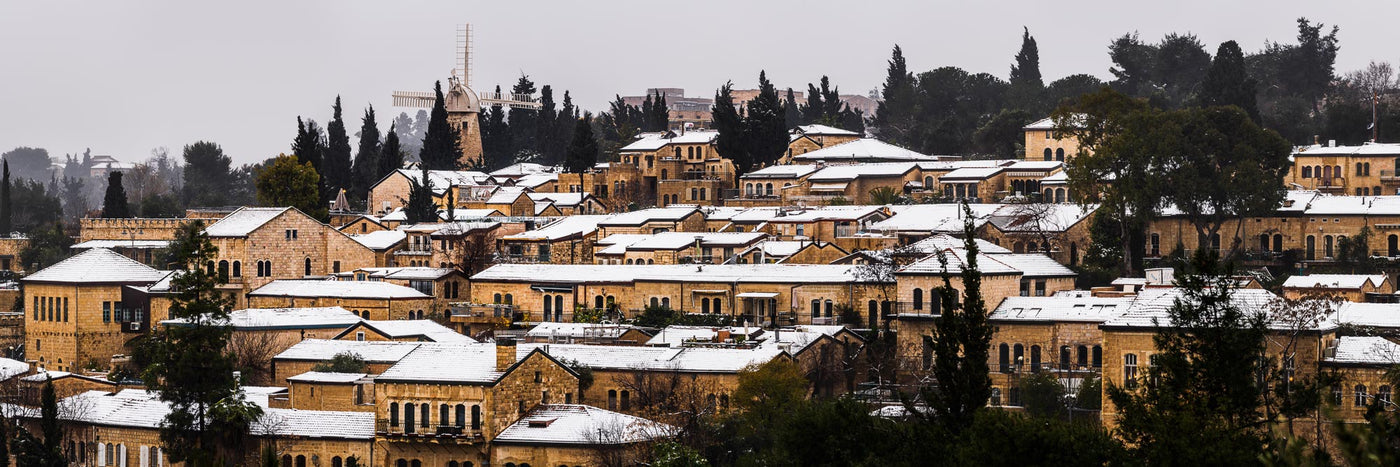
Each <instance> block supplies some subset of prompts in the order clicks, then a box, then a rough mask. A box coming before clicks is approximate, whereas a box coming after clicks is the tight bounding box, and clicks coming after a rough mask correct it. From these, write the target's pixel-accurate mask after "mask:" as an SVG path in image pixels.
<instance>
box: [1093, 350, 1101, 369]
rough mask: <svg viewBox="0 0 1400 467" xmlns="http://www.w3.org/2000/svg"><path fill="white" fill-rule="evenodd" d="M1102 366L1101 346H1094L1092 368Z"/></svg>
mask: <svg viewBox="0 0 1400 467" xmlns="http://www.w3.org/2000/svg"><path fill="white" fill-rule="evenodd" d="M1100 367H1103V346H1098V345H1096V346H1094V368H1095V369H1097V368H1100Z"/></svg>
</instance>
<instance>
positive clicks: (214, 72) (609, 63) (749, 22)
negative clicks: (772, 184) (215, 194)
mask: <svg viewBox="0 0 1400 467" xmlns="http://www.w3.org/2000/svg"><path fill="white" fill-rule="evenodd" d="M1143 4H1144V6H1137V5H1134V4H1133V3H1131V2H1125V1H1121V0H1119V1H1068V0H1059V1H1048V2H1047V1H998V2H990V1H987V2H968V1H959V2H944V1H937V2H935V1H898V2H894V1H889V2H886V1H872V0H858V1H827V0H820V1H755V0H748V1H743V0H739V1H729V0H724V1H718V0H704V1H700V0H693V1H689V2H664V1H641V0H637V1H631V0H629V1H613V0H594V1H587V2H583V1H577V2H574V1H570V2H548V3H546V2H519V1H501V2H481V1H452V2H420V1H394V2H382V1H381V2H369V1H305V2H302V1H295V2H294V1H261V0H255V1H247V0H245V1H239V2H219V3H215V4H210V3H206V2H188V1H141V2H110V1H93V2H71V1H19V0H15V1H10V0H6V1H4V2H3V3H0V151H5V150H9V149H10V148H13V147H16V146H37V147H43V148H47V149H48V150H49V152H50V154H51V155H55V156H60V155H62V154H64V153H80V152H82V150H83V148H86V147H91V148H92V150H93V152H94V153H95V154H112V155H115V156H117V157H118V158H119V159H122V160H127V161H136V160H140V159H144V158H146V157H147V156H148V155H149V153H150V150H151V149H152V148H154V147H158V146H167V147H169V148H171V151H172V152H173V153H176V154H178V153H179V150H180V148H181V147H182V146H183V145H185V144H188V143H191V142H194V141H198V140H210V141H215V142H218V143H219V144H221V145H223V147H224V150H225V151H226V152H227V153H228V154H230V155H231V156H232V157H233V158H234V161H235V162H237V163H248V162H254V161H258V160H261V159H264V158H267V157H270V156H273V155H276V154H277V153H278V152H287V151H288V146H289V143H290V141H291V139H292V137H293V136H294V133H295V125H296V123H295V119H296V116H297V115H305V116H308V117H311V118H314V119H316V120H318V121H321V122H325V121H326V120H328V119H329V118H330V106H331V103H332V101H333V100H334V99H335V96H336V94H340V95H341V96H342V98H343V100H344V105H345V107H346V114H347V115H346V116H347V120H351V121H348V122H347V126H348V127H351V128H358V127H359V117H360V115H361V113H362V112H363V108H364V106H365V105H367V104H373V105H374V106H375V108H376V111H377V113H378V114H379V115H380V122H381V124H382V125H381V126H383V127H384V128H386V129H387V127H388V121H389V118H390V116H392V115H397V114H398V112H400V111H401V110H403V109H394V108H391V107H390V105H389V104H390V102H389V93H390V92H391V91H394V90H429V89H431V86H432V82H433V80H436V79H445V78H446V76H447V73H448V72H449V70H450V69H451V67H452V66H453V63H454V62H453V55H454V50H453V49H454V46H453V37H454V34H455V28H456V25H457V24H459V23H464V22H470V23H472V24H473V27H474V28H475V40H476V44H475V58H474V68H475V69H474V76H473V84H474V87H476V88H478V89H481V90H486V89H490V88H493V87H494V86H495V85H496V84H501V85H502V86H503V87H508V86H509V85H510V84H512V83H513V82H514V81H515V79H516V77H518V76H519V75H520V73H522V72H523V73H527V74H529V75H530V76H531V78H533V79H534V80H535V82H536V83H538V84H552V85H554V87H555V88H556V89H560V90H562V89H568V90H570V91H571V92H572V94H573V95H574V97H575V101H576V102H579V103H581V104H582V105H583V106H585V108H587V109H589V110H594V111H596V110H598V109H600V108H604V107H605V105H606V102H607V101H608V100H610V99H611V98H612V96H613V95H614V94H623V95H628V94H639V93H641V92H642V91H643V90H644V89H645V88H647V87H683V88H685V90H686V94H687V95H691V96H694V95H712V94H713V92H714V89H715V88H716V87H718V86H719V85H720V84H722V83H723V82H724V81H725V80H734V82H735V85H736V86H737V87H752V86H754V85H755V82H756V81H757V75H758V71H759V70H760V69H767V70H768V75H769V77H770V78H771V79H773V80H774V81H775V83H777V84H778V85H779V86H780V87H787V86H791V87H793V88H796V89H799V90H800V89H803V88H805V86H806V83H808V82H813V81H816V80H817V79H818V78H820V76H821V75H823V74H826V75H829V76H831V79H832V81H833V83H835V84H836V85H839V86H840V87H841V89H842V91H843V92H860V93H864V92H866V91H868V90H870V89H872V88H875V87H877V86H878V85H879V84H880V82H881V81H882V80H883V78H884V72H885V61H886V60H887V59H888V58H889V52H890V47H891V46H892V45H893V44H896V43H898V44H900V45H901V46H903V47H904V51H905V56H906V57H907V58H908V60H909V65H910V68H911V69H912V70H916V71H923V70H928V69H931V68H933V67H936V66H943V65H954V66H960V67H963V68H965V69H968V70H971V71H976V72H982V71H985V72H990V73H993V74H996V75H998V76H1001V77H1003V78H1005V76H1006V74H1007V70H1008V67H1009V64H1010V62H1011V61H1012V57H1013V55H1014V54H1015V53H1016V50H1017V47H1018V46H1019V44H1020V31H1021V26H1022V25H1025V26H1028V27H1030V29H1031V33H1032V34H1033V35H1034V36H1035V37H1036V40H1037V41H1038V42H1039V45H1040V60H1041V70H1042V72H1043V73H1044V75H1045V77H1046V81H1047V82H1049V81H1050V80H1053V79H1055V78H1059V77H1062V76H1064V75H1067V74H1073V73H1092V74H1095V75H1098V76H1099V77H1101V78H1107V77H1108V67H1109V65H1110V62H1109V60H1108V56H1107V45H1108V43H1109V41H1111V40H1112V39H1113V38H1114V37H1117V36H1119V35H1121V34H1123V33H1125V32H1129V31H1139V32H1140V33H1141V34H1142V36H1143V37H1144V39H1147V40H1152V41H1155V40H1156V39H1158V38H1160V37H1161V36H1162V35H1163V34H1164V33H1167V32H1171V31H1178V32H1192V33H1195V34H1196V35H1198V36H1199V37H1200V38H1201V40H1202V41H1203V42H1205V43H1206V44H1207V49H1208V50H1209V51H1210V52H1212V53H1214V51H1215V47H1216V46H1217V45H1219V43H1220V42H1222V41H1225V40H1230V39H1234V40H1237V41H1239V42H1240V44H1241V46H1242V47H1243V48H1244V49H1245V50H1246V51H1253V50H1258V49H1259V48H1261V47H1262V46H1263V43H1264V41H1265V40H1266V39H1267V40H1274V41H1283V42H1292V41H1293V40H1294V36H1295V31H1296V29H1295V24H1294V19H1296V18H1297V17H1299V16H1306V17H1308V18H1310V19H1313V20H1314V21H1322V22H1325V23H1327V24H1329V25H1330V24H1337V25H1339V26H1341V28H1342V30H1341V34H1340V38H1341V54H1340V56H1339V57H1338V60H1337V65H1338V71H1339V72H1344V71H1347V70H1353V69H1356V68H1360V67H1363V66H1365V64H1366V63H1367V62H1368V61H1370V60H1385V61H1395V60H1396V59H1397V57H1395V56H1394V55H1396V54H1395V53H1394V44H1397V43H1400V28H1395V27H1394V24H1393V22H1394V19H1395V18H1397V17H1400V14H1397V13H1400V3H1397V2H1379V1H1375V2H1360V1H1331V2H1316V1H1298V0H1274V1H1249V2H1243V1H1220V0H1215V1H1198V0H1173V1H1167V2H1150V3H1148V2H1143ZM352 144H353V143H352Z"/></svg>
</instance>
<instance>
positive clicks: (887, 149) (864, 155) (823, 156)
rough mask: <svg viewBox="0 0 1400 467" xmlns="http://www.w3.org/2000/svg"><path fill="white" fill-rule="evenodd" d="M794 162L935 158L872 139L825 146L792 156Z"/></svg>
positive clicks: (934, 158) (928, 159) (921, 159)
mask: <svg viewBox="0 0 1400 467" xmlns="http://www.w3.org/2000/svg"><path fill="white" fill-rule="evenodd" d="M792 160H794V161H865V162H880V161H886V162H889V161H933V160H938V157H936V156H930V155H928V154H922V153H918V152H914V151H911V150H908V149H905V148H901V147H899V146H895V145H893V144H890V143H886V142H884V141H880V140H878V139H874V138H861V139H857V140H855V141H847V142H845V143H841V144H836V145H832V146H827V147H824V148H821V149H818V150H815V151H811V152H808V153H805V154H798V155H794V156H792Z"/></svg>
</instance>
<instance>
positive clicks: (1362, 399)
mask: <svg viewBox="0 0 1400 467" xmlns="http://www.w3.org/2000/svg"><path fill="white" fill-rule="evenodd" d="M1355 390H1356V400H1355V401H1353V403H1354V405H1356V406H1357V407H1365V406H1366V385H1364V384H1358V385H1356V388H1355Z"/></svg>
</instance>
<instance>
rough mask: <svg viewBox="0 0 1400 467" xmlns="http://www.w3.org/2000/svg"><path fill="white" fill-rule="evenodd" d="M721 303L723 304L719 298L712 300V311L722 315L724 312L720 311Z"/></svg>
mask: <svg viewBox="0 0 1400 467" xmlns="http://www.w3.org/2000/svg"><path fill="white" fill-rule="evenodd" d="M720 303H722V302H720V301H719V299H718V298H716V299H714V300H710V309H711V311H714V312H715V313H722V311H720Z"/></svg>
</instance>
